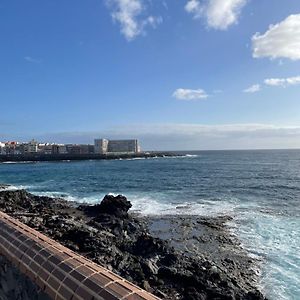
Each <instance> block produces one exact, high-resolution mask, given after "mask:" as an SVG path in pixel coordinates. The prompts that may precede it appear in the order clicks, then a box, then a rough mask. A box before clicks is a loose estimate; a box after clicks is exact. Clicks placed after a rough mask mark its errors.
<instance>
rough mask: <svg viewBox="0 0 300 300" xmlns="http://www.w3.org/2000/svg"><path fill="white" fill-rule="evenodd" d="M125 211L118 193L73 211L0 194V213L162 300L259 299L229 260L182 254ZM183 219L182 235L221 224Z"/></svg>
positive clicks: (52, 202) (62, 204) (55, 202)
mask: <svg viewBox="0 0 300 300" xmlns="http://www.w3.org/2000/svg"><path fill="white" fill-rule="evenodd" d="M130 207H131V203H130V202H129V201H128V200H127V199H126V197H124V196H121V195H119V196H116V197H115V196H112V195H107V196H105V197H104V199H103V200H102V202H101V203H100V204H97V205H92V206H88V205H80V206H79V207H76V206H75V205H74V203H67V202H66V201H64V200H63V199H52V198H48V197H38V196H34V195H32V194H30V193H28V192H26V191H24V190H20V191H5V190H4V191H0V209H1V210H2V211H4V212H6V213H9V214H11V215H14V217H16V218H18V219H19V220H20V221H22V222H24V223H25V224H27V225H29V226H31V227H33V228H36V229H37V230H39V231H41V232H43V233H44V234H46V235H48V236H50V237H52V238H53V239H55V240H57V241H58V242H60V243H62V244H63V245H65V246H66V247H69V248H71V249H72V250H74V251H76V252H78V253H80V254H81V255H85V256H87V257H88V258H90V259H92V260H93V261H95V262H96V263H99V264H101V265H103V266H104V267H106V268H108V269H110V270H112V271H114V272H116V273H118V274H120V275H121V276H123V277H124V278H126V279H128V280H129V281H132V282H134V283H135V284H137V285H139V286H140V287H142V288H145V289H147V290H148V291H151V292H153V293H154V294H156V295H157V296H159V297H161V298H162V299H166V300H167V299H168V300H171V299H172V300H173V299H178V300H201V299H205V300H207V299H220V300H222V299H232V300H234V299H239V300H263V299H264V297H263V295H262V294H261V293H260V292H259V291H258V290H257V289H256V288H255V287H254V286H253V285H251V284H250V283H249V282H248V281H247V280H244V279H245V276H248V275H246V274H243V272H241V271H240V270H238V266H239V265H238V264H235V262H234V258H231V257H228V259H227V260H226V261H225V258H222V259H219V260H217V261H215V262H214V261H211V260H210V259H208V258H206V256H205V255H202V253H201V251H200V253H197V255H186V254H184V253H183V252H181V251H179V250H176V249H174V248H173V247H172V246H171V245H170V243H169V242H168V241H165V240H162V239H160V238H157V237H154V236H152V235H151V234H150V233H149V230H148V228H147V223H146V221H145V220H141V219H138V218H137V217H133V216H131V215H130V214H128V210H129V209H130ZM183 221H184V228H183V231H185V230H187V228H188V230H191V229H192V228H193V226H210V228H213V229H214V230H219V228H221V226H222V225H221V221H216V222H215V223H212V222H211V223H210V222H209V221H208V220H204V221H203V222H202V223H203V224H202V223H201V221H199V222H195V221H192V222H191V223H190V224H188V220H184V219H183ZM207 224H208V225H207ZM226 238H227V237H226ZM220 243H224V241H223V242H221V241H220ZM202 244H203V243H202ZM204 245H205V243H204ZM223 263H226V266H229V267H230V268H231V269H230V272H228V271H226V270H227V269H226V268H225V267H224V266H223V265H222V264H223Z"/></svg>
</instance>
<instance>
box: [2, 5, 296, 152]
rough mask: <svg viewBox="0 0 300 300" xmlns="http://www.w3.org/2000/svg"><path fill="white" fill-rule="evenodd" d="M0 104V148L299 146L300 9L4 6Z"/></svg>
mask: <svg viewBox="0 0 300 300" xmlns="http://www.w3.org/2000/svg"><path fill="white" fill-rule="evenodd" d="M270 25H273V27H270ZM0 103H1V115H0V140H2V141H4V140H12V139H13V140H14V139H18V140H26V139H30V138H32V137H36V138H38V139H40V140H43V141H44V140H46V139H47V140H49V141H53V142H54V141H57V142H78V143H80V142H84V143H86V142H90V143H92V142H93V138H94V137H97V136H105V137H108V138H124V137H137V138H139V139H140V140H141V142H142V146H143V147H144V148H145V149H230V148H236V149H241V148H296V147H298V148H299V147H300V3H299V1H298V0H285V1H281V0H264V1H257V0H248V1H246V0H202V1H197V0H178V1H174V0H152V1H151V0H107V1H103V0H89V1H82V0H81V1H79V0H72V1H70V0H69V1H66V0H42V1H41V0H26V1H17V0H10V1H0Z"/></svg>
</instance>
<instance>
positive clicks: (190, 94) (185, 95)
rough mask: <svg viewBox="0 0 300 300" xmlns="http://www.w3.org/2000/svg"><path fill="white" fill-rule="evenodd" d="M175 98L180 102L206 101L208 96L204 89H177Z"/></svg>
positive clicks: (174, 94)
mask: <svg viewBox="0 0 300 300" xmlns="http://www.w3.org/2000/svg"><path fill="white" fill-rule="evenodd" d="M173 97H175V98H176V99H178V100H200V99H206V98H207V97H208V94H207V93H206V92H205V91H204V90H202V89H197V90H191V89H177V90H176V91H175V92H174V93H173Z"/></svg>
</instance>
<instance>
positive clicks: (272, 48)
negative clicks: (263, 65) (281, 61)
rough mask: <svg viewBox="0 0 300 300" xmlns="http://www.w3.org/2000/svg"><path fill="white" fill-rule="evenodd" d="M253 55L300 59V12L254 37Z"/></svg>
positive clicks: (256, 56)
mask: <svg viewBox="0 0 300 300" xmlns="http://www.w3.org/2000/svg"><path fill="white" fill-rule="evenodd" d="M252 48H253V57H255V58H259V57H269V58H271V59H275V58H289V59H291V60H299V59H300V14H297V15H290V16H289V17H287V18H286V19H285V20H283V21H282V22H280V23H278V24H275V25H270V27H269V30H267V31H266V32H265V33H264V34H260V33H256V34H255V35H254V36H253V37H252Z"/></svg>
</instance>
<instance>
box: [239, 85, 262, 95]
mask: <svg viewBox="0 0 300 300" xmlns="http://www.w3.org/2000/svg"><path fill="white" fill-rule="evenodd" d="M260 90H261V87H260V84H253V85H251V86H250V87H248V88H247V89H244V91H243V92H244V93H257V92H259V91H260Z"/></svg>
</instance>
